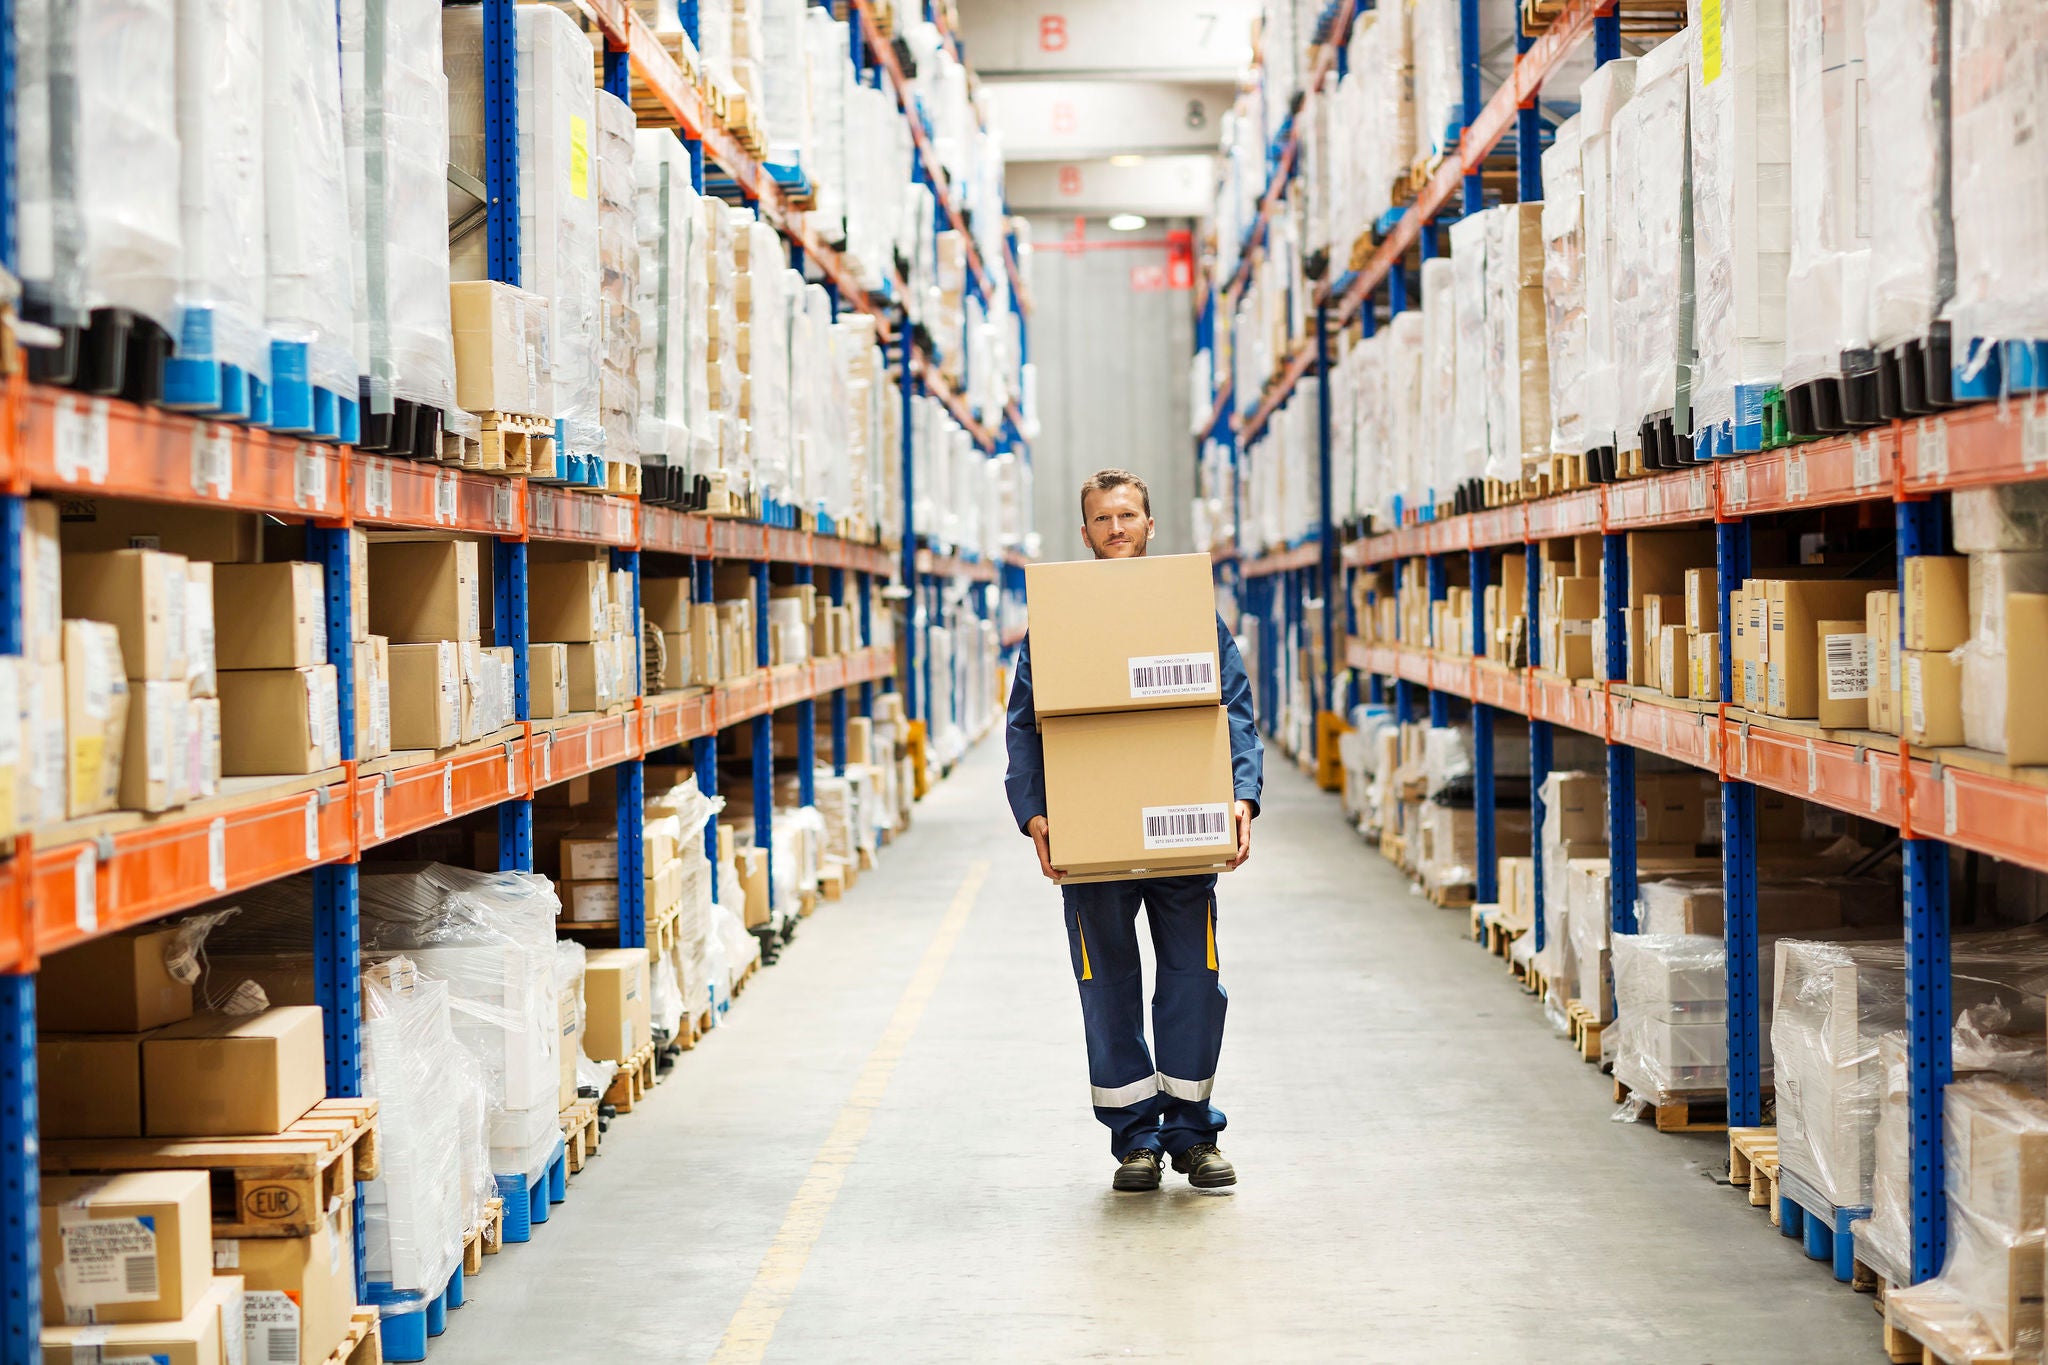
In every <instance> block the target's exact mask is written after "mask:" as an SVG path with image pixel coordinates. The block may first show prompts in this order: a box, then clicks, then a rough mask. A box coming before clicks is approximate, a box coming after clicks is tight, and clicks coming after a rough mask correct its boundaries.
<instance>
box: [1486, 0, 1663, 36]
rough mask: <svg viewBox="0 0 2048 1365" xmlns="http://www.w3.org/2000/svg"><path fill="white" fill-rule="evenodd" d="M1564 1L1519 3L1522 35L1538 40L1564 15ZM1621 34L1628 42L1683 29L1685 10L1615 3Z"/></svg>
mask: <svg viewBox="0 0 2048 1365" xmlns="http://www.w3.org/2000/svg"><path fill="white" fill-rule="evenodd" d="M1564 8H1565V0H1522V31H1523V32H1524V33H1527V34H1528V35H1529V36H1530V37H1531V38H1537V37H1541V36H1542V35H1543V33H1544V32H1545V31H1546V30H1547V29H1549V27H1550V26H1551V24H1552V23H1554V22H1555V21H1556V19H1557V17H1558V16H1559V15H1560V14H1562V13H1564ZM1615 12H1616V14H1617V15H1618V16H1619V17H1620V19H1621V31H1622V32H1623V33H1625V34H1627V35H1628V36H1630V37H1632V38H1655V37H1658V36H1666V37H1668V36H1669V35H1671V34H1673V33H1676V32H1678V31H1679V30H1680V29H1682V28H1684V27H1685V6H1684V5H1682V4H1678V3H1677V0H1617V2H1616V4H1615Z"/></svg>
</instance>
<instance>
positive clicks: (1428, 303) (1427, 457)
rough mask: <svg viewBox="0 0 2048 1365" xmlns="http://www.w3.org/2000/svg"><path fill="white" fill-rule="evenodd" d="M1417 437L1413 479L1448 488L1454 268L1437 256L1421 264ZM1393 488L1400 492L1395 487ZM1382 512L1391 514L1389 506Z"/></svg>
mask: <svg viewBox="0 0 2048 1365" xmlns="http://www.w3.org/2000/svg"><path fill="white" fill-rule="evenodd" d="M1421 273H1422V339H1421V344H1422V394H1421V399H1420V401H1421V406H1422V436H1421V439H1420V440H1419V441H1418V443H1417V444H1416V446H1415V450H1416V452H1417V453H1416V456H1415V465H1414V470H1413V482H1414V483H1415V484H1416V485H1420V486H1424V487H1434V488H1441V489H1444V490H1446V491H1449V490H1451V489H1453V488H1455V487H1456V485H1457V481H1458V476H1457V474H1456V470H1457V467H1458V449H1459V444H1460V438H1459V431H1458V384H1459V381H1460V379H1461V378H1462V375H1461V372H1460V371H1459V369H1458V304H1457V267H1456V266H1454V265H1452V264H1451V262H1450V261H1448V260H1445V259H1444V258H1443V257H1441V256H1436V257H1432V258H1431V259H1429V260H1426V261H1424V262H1423V263H1422V272H1421ZM1393 491H1396V492H1399V491H1402V490H1401V488H1400V486H1399V485H1394V486H1393ZM1384 501H1385V500H1383V510H1384V511H1387V512H1388V513H1389V514H1391V509H1390V508H1386V507H1385V506H1384Z"/></svg>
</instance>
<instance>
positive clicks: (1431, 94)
mask: <svg viewBox="0 0 2048 1365" xmlns="http://www.w3.org/2000/svg"><path fill="white" fill-rule="evenodd" d="M1458 12H1459V5H1458V0H1414V3H1413V4H1412V5H1411V6H1410V7H1409V16H1410V22H1411V24H1412V25H1413V28H1414V44H1415V142H1416V146H1417V148H1418V150H1420V151H1422V152H1424V153H1427V154H1431V155H1434V154H1438V153H1442V152H1448V151H1451V150H1452V149H1454V148H1455V147H1456V146H1457V145H1458V133H1459V131H1460V130H1461V129H1462V128H1463V127H1464V126H1465V85H1464V71H1465V63H1464V56H1463V49H1464V44H1463V42H1462V37H1461V32H1460V28H1459V13H1458Z"/></svg>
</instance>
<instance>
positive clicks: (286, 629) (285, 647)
mask: <svg viewBox="0 0 2048 1365" xmlns="http://www.w3.org/2000/svg"><path fill="white" fill-rule="evenodd" d="M213 607H214V658H215V660H216V662H217V663H218V665H219V667H221V668H223V669H232V668H311V667H313V666H314V665H316V664H324V663H327V662H329V660H328V658H327V581H326V575H325V574H324V573H323V572H322V571H321V568H320V566H319V565H318V564H310V563H307V562H305V561H304V560H285V561H282V562H280V563H276V564H222V565H220V566H218V567H217V568H216V569H215V570H214V574H213Z"/></svg>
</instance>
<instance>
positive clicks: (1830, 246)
mask: <svg viewBox="0 0 2048 1365" xmlns="http://www.w3.org/2000/svg"><path fill="white" fill-rule="evenodd" d="M1788 20H1789V25H1790V27H1789V37H1788V44H1787V46H1788V49H1789V54H1790V57H1789V60H1790V70H1791V108H1790V114H1789V122H1790V126H1791V127H1793V128H1797V129H1799V130H1800V135H1799V136H1798V137H1796V138H1790V139H1789V148H1790V164H1791V192H1792V216H1791V218H1792V251H1791V265H1790V274H1789V275H1788V277H1787V279H1786V285H1785V297H1786V309H1785V361H1784V380H1783V383H1784V387H1785V388H1786V389H1787V390H1790V389H1792V388H1793V387H1794V386H1795V385H1799V384H1804V383H1807V382H1808V381H1810V380H1814V379H1819V378H1825V377H1829V376H1833V375H1836V374H1840V373H1843V367H1844V357H1843V353H1844V352H1849V351H1860V352H1867V351H1868V350H1869V348H1870V287H1869V273H1870V229H1871V221H1870V220H1871V214H1870V208H1871V203H1870V201H1871V199H1872V197H1873V196H1872V195H1871V192H1870V167H1869V165H1868V164H1867V158H1868V157H1869V156H1870V154H1871V151H1872V144H1871V142H1870V118H1871V115H1870V100H1869V87H1868V82H1867V79H1866V67H1865V62H1864V34H1865V25H1864V15H1863V0H1853V3H1851V2H1850V0H1789V6H1788ZM1887 98H1889V96H1887ZM1857 367H1858V368H1861V369H1864V370H1866V371H1867V370H1868V369H1869V368H1870V361H1869V359H1868V357H1867V356H1866V357H1864V358H1863V359H1862V360H1860V361H1859V362H1857ZM1872 396H1873V398H1874V397H1875V395H1874V394H1873V395H1872Z"/></svg>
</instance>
